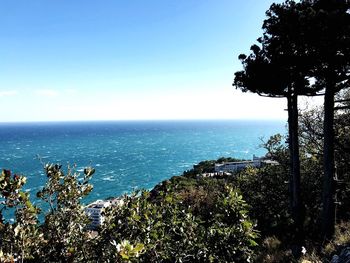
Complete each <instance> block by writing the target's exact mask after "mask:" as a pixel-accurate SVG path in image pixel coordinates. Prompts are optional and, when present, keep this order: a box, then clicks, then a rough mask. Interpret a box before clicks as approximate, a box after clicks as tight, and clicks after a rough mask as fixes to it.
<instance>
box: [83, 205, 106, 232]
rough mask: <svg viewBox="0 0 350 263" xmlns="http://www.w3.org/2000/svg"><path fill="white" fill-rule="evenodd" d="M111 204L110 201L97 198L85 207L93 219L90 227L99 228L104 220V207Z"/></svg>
mask: <svg viewBox="0 0 350 263" xmlns="http://www.w3.org/2000/svg"><path fill="white" fill-rule="evenodd" d="M110 205H111V202H110V201H104V200H96V201H95V202H93V203H91V204H89V205H88V206H86V207H85V213H86V214H87V215H88V217H89V218H90V220H91V223H90V225H89V228H91V229H97V228H98V227H99V226H101V225H102V224H103V222H104V216H103V214H102V212H103V209H104V208H106V207H109V206H110Z"/></svg>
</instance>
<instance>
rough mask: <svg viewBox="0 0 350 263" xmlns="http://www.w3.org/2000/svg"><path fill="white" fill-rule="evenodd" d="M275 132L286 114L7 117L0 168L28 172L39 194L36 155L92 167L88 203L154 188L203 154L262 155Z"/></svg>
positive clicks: (1, 127) (0, 136) (41, 178)
mask: <svg viewBox="0 0 350 263" xmlns="http://www.w3.org/2000/svg"><path fill="white" fill-rule="evenodd" d="M276 133H282V134H284V133H285V123H284V122H283V121H115V122H66V123H64V122H62V123H2V124H0V168H5V169H10V170H11V171H13V172H15V173H18V174H22V175H25V176H26V177H27V184H26V185H25V189H26V190H27V191H30V193H31V197H35V194H36V192H37V191H38V190H40V189H41V187H43V185H44V183H45V180H46V176H45V175H44V172H43V166H42V163H41V162H40V161H39V159H38V157H37V156H40V158H41V159H42V161H44V162H45V163H60V164H62V165H63V167H64V166H66V165H67V164H68V163H69V164H71V165H73V164H76V169H77V170H78V171H80V172H82V170H83V168H84V167H86V166H92V167H94V168H95V169H96V173H95V174H94V176H93V179H92V181H91V183H92V184H93V185H94V190H93V191H92V193H91V194H90V196H89V197H88V198H87V199H86V200H84V202H91V201H93V200H96V199H104V198H108V197H111V196H119V195H121V194H123V193H129V192H130V191H132V190H133V189H151V188H153V187H154V186H155V185H156V184H158V183H159V182H161V181H162V180H165V179H168V178H170V177H171V176H173V175H180V174H181V173H182V172H183V171H185V170H188V169H191V168H192V166H193V165H194V164H196V163H198V162H199V161H202V160H208V159H218V158H219V157H223V156H224V157H235V158H242V159H251V158H252V157H253V154H255V155H258V156H262V155H264V154H265V153H266V152H265V150H264V149H262V148H261V147H260V145H261V143H262V142H261V139H265V140H267V139H268V138H269V136H271V135H273V134H276ZM33 199H34V198H33ZM35 202H37V201H35Z"/></svg>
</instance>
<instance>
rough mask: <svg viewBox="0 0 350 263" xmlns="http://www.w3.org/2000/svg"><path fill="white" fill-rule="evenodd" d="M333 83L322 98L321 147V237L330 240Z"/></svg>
mask: <svg viewBox="0 0 350 263" xmlns="http://www.w3.org/2000/svg"><path fill="white" fill-rule="evenodd" d="M333 84H334V83H333V82H331V83H328V84H327V86H326V93H325V97H324V124H323V133H324V146H323V166H324V168H323V169H324V178H323V191H322V202H323V210H322V235H323V238H324V239H325V240H329V239H331V238H332V236H333V234H334V224H335V203H334V202H335V199H334V194H335V181H334V129H333V124H334V91H333V89H334V85H333Z"/></svg>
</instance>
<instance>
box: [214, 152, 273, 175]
mask: <svg viewBox="0 0 350 263" xmlns="http://www.w3.org/2000/svg"><path fill="white" fill-rule="evenodd" d="M262 164H272V165H275V164H278V163H277V162H275V161H271V160H266V159H265V158H259V157H256V156H255V155H253V160H249V161H240V162H226V163H216V164H215V168H214V169H215V172H216V173H220V172H237V171H241V170H243V169H244V168H246V167H248V166H251V167H256V168H259V167H261V165H262Z"/></svg>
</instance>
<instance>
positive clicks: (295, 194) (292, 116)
mask: <svg viewBox="0 0 350 263" xmlns="http://www.w3.org/2000/svg"><path fill="white" fill-rule="evenodd" d="M287 99H288V132H289V152H290V173H291V175H290V186H289V187H290V189H289V191H290V205H291V213H292V219H293V224H294V231H295V235H294V240H293V243H294V246H295V249H293V250H294V253H293V254H294V256H296V257H299V256H300V253H301V245H302V242H303V221H304V220H303V213H302V205H301V197H300V196H301V195H300V159H299V134H298V96H297V94H295V93H292V92H291V93H290V95H289V96H288V97H287Z"/></svg>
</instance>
